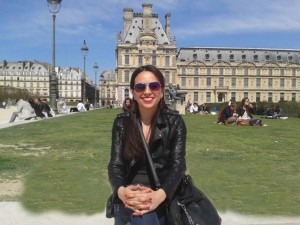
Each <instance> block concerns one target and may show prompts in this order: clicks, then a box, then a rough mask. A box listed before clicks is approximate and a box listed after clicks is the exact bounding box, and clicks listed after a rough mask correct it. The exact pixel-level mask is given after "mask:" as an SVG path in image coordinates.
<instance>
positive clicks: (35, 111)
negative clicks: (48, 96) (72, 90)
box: [9, 98, 55, 123]
mask: <svg viewBox="0 0 300 225" xmlns="http://www.w3.org/2000/svg"><path fill="white" fill-rule="evenodd" d="M16 107H17V110H16V111H15V112H13V113H12V115H11V118H10V120H9V123H12V122H14V121H15V120H16V118H18V119H19V120H31V119H38V118H41V119H48V118H49V117H54V116H55V113H54V112H53V110H52V109H51V108H50V106H49V105H48V104H47V103H46V102H44V101H42V100H41V99H40V98H34V99H32V98H30V99H28V101H26V100H23V99H17V100H16Z"/></svg>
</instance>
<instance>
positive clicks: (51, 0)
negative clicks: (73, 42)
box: [47, 0, 62, 113]
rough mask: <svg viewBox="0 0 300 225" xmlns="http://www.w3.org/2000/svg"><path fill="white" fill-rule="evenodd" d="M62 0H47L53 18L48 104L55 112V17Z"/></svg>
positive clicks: (56, 91) (56, 93) (56, 95)
mask: <svg viewBox="0 0 300 225" xmlns="http://www.w3.org/2000/svg"><path fill="white" fill-rule="evenodd" d="M61 1H62V0H47V3H48V8H49V11H50V13H51V14H52V19H53V32H52V34H53V36H52V69H51V75H50V105H51V108H52V109H53V111H54V112H55V113H57V104H56V100H57V98H58V87H57V76H56V72H55V18H56V13H58V12H59V10H60V7H61Z"/></svg>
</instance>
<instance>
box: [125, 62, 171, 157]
mask: <svg viewBox="0 0 300 225" xmlns="http://www.w3.org/2000/svg"><path fill="white" fill-rule="evenodd" d="M143 71H149V72H151V73H153V74H154V75H155V76H156V77H157V79H158V80H159V83H160V85H161V91H162V92H163V93H164V89H165V79H164V76H163V75H162V73H161V72H160V70H159V69H157V68H156V67H155V66H153V65H145V66H140V67H138V68H137V69H136V70H135V71H134V72H133V73H132V75H131V79H130V89H131V90H133V89H134V85H135V83H134V82H135V78H136V77H137V76H138V75H139V74H140V73H141V72H143ZM166 109H168V106H167V104H166V102H165V100H164V96H163V97H162V98H161V99H160V102H159V104H158V107H157V109H156V112H155V114H154V116H153V118H152V121H151V127H150V129H151V136H152V135H153V134H154V130H155V129H154V128H155V125H156V123H157V118H158V117H160V115H161V114H162V113H163V112H164V111H165V110H166ZM139 118H140V111H139V107H138V103H137V101H136V100H135V99H134V98H133V102H132V106H131V108H130V112H129V118H128V119H126V120H125V122H124V135H123V143H124V158H125V159H127V160H133V159H140V158H143V157H144V150H143V149H142V148H141V146H142V145H141V139H140V134H139V133H138V132H137V129H136V125H137V122H138V120H139ZM150 139H151V137H150Z"/></svg>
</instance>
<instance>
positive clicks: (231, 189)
mask: <svg viewBox="0 0 300 225" xmlns="http://www.w3.org/2000/svg"><path fill="white" fill-rule="evenodd" d="M118 112H119V111H118V110H96V111H90V112H88V113H78V114H73V115H71V116H66V117H59V118H54V119H51V120H47V121H38V122H35V123H30V124H25V125H19V126H15V127H11V128H8V129H2V130H0V143H1V144H2V145H0V174H1V175H0V178H5V179H14V178H15V177H16V176H19V175H22V176H23V177H24V180H25V191H24V193H23V194H22V195H21V197H20V198H19V199H11V198H9V197H7V198H5V197H4V198H3V199H2V200H21V201H22V203H23V205H24V206H25V207H26V208H28V209H29V210H31V211H33V212H43V211H47V210H59V211H64V212H68V213H87V214H93V213H96V212H99V211H102V210H103V209H104V205H105V202H106V198H107V196H108V195H109V193H110V188H109V185H108V181H107V170H106V167H107V163H108V160H109V154H110V145H111V126H112V122H113V118H114V117H115V115H116V114H117V113H118ZM184 120H185V121H186V124H187V128H188V139H187V164H188V172H189V173H190V174H191V175H192V176H193V178H194V180H195V182H196V184H197V185H198V186H199V187H201V189H202V190H204V191H205V192H206V193H207V194H208V195H209V197H210V198H211V199H212V200H213V202H214V203H215V205H216V207H217V208H218V209H219V210H221V211H225V210H234V211H237V212H240V213H246V214H263V215H267V214H269V215H299V211H298V205H299V202H300V191H299V188H300V185H299V168H300V165H299V163H297V162H299V161H300V156H299V151H300V150H299V149H300V140H299V133H300V126H299V125H300V120H299V119H296V118H290V119H288V120H264V122H265V123H267V124H268V126H267V127H240V126H219V125H216V124H214V121H215V120H216V117H215V116H200V115H186V116H184Z"/></svg>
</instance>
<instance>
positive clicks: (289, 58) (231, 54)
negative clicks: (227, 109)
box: [177, 47, 300, 64]
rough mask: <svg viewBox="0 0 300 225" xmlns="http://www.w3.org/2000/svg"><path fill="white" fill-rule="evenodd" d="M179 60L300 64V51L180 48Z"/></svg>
mask: <svg viewBox="0 0 300 225" xmlns="http://www.w3.org/2000/svg"><path fill="white" fill-rule="evenodd" d="M177 60H178V61H179V62H180V61H181V62H184V61H186V62H190V61H202V62H210V63H216V62H219V61H223V62H230V63H238V64H240V63H242V62H249V63H254V64H257V63H263V64H264V63H274V64H282V63H283V64H292V63H295V64H300V50H295V49H264V48H217V47H192V48H180V50H179V52H178V55H177Z"/></svg>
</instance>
